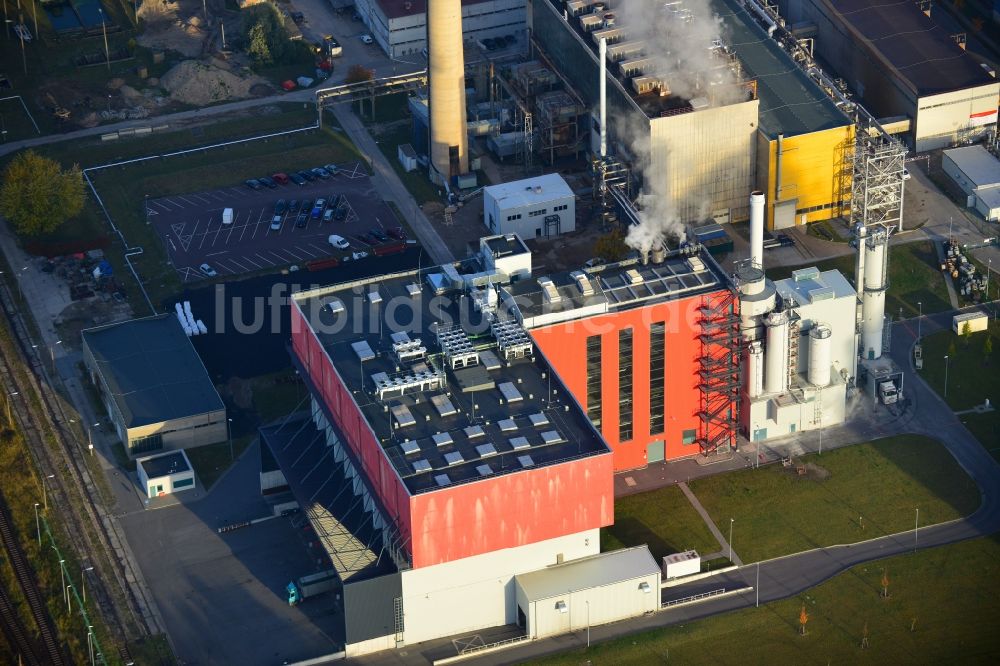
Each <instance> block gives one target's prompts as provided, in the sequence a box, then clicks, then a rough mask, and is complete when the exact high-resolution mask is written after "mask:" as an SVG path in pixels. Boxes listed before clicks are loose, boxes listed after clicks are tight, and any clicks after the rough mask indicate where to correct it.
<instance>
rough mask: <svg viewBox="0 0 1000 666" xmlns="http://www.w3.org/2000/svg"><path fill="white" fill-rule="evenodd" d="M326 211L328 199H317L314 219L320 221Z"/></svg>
mask: <svg viewBox="0 0 1000 666" xmlns="http://www.w3.org/2000/svg"><path fill="white" fill-rule="evenodd" d="M324 210H326V199H316V203H314V204H313V207H312V218H313V219H314V220H318V219H319V216H320V215H322V214H323V211H324Z"/></svg>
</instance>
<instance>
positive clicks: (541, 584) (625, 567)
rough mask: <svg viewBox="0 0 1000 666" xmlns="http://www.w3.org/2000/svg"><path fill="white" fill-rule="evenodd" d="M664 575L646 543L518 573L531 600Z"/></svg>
mask: <svg viewBox="0 0 1000 666" xmlns="http://www.w3.org/2000/svg"><path fill="white" fill-rule="evenodd" d="M651 575H656V576H659V575H660V567H659V566H657V564H656V560H654V559H653V555H652V554H651V553H650V552H649V548H647V547H646V546H637V547H635V548H625V549H623V550H615V551H612V552H610V553H601V554H600V555H592V556H591V557H584V558H581V559H579V560H573V561H571V562H566V563H564V564H557V565H555V566H551V567H547V568H545V569H539V570H538V571H532V572H530V573H526V574H521V575H519V576H516V579H517V584H518V585H520V586H521V589H522V590H524V594H525V596H526V597H527V598H528V601H539V600H541V599H551V598H552V597H555V596H559V595H563V594H570V593H572V592H576V591H579V590H588V589H591V588H594V587H603V586H605V585H613V584H615V583H621V582H623V581H627V580H634V579H636V578H644V577H646V576H651Z"/></svg>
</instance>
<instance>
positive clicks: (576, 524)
mask: <svg viewBox="0 0 1000 666" xmlns="http://www.w3.org/2000/svg"><path fill="white" fill-rule="evenodd" d="M291 310H292V344H291V347H292V357H293V361H294V363H295V365H296V366H297V367H298V369H299V371H300V373H301V375H302V376H303V379H304V380H305V381H306V384H307V386H308V387H309V390H310V393H311V396H312V404H311V410H310V414H309V415H308V416H306V415H303V416H301V417H300V418H299V419H298V420H296V421H294V422H291V423H284V424H282V425H281V426H278V427H272V428H267V429H264V430H262V433H261V434H262V439H263V441H264V443H265V444H266V446H267V449H268V451H269V452H270V453H271V454H273V456H274V458H275V460H276V462H277V464H278V466H279V467H280V469H281V473H282V474H283V476H284V480H287V483H288V485H289V487H290V488H291V489H292V491H293V493H294V494H295V496H296V499H297V500H298V501H299V504H300V506H301V507H302V509H303V511H304V513H305V514H306V516H307V517H308V518H309V520H310V522H311V524H312V526H313V527H314V529H315V530H316V532H317V536H318V537H319V540H320V541H321V542H322V543H323V545H324V547H325V548H326V550H327V552H328V553H329V555H330V559H331V561H332V562H333V565H334V568H335V569H336V570H337V573H338V576H339V578H340V579H341V580H342V582H343V604H344V613H343V616H344V621H345V638H344V642H345V644H346V645H347V646H348V653H349V654H363V653H365V652H369V651H374V650H380V649H386V648H389V647H393V646H398V645H401V644H410V643H414V642H419V641H422V640H427V639H430V638H436V637H440V636H446V635H453V634H460V633H462V632H466V631H476V630H480V629H482V628H485V627H491V626H497V625H504V624H520V625H521V626H524V627H526V630H528V631H531V632H532V633H535V634H537V633H538V632H539V631H543V629H539V627H543V626H547V627H549V629H545V630H544V631H554V630H557V629H558V627H560V626H563V625H561V624H560V623H559V621H558V617H555V618H549V619H546V618H545V617H543V615H544V614H545V613H548V612H552V609H551V608H549V609H548V610H545V611H544V612H543V610H540V609H541V608H542V606H545V604H548V602H547V601H546V602H545V603H542V602H540V601H538V600H534V601H532V599H531V598H530V597H531V590H535V591H536V592H537V591H539V590H546V589H549V588H550V587H551V586H550V585H547V584H541V583H544V579H545V578H546V576H547V574H543V573H539V572H541V571H543V570H546V568H547V567H551V566H553V565H560V564H563V563H566V566H571V565H572V563H574V562H581V563H583V562H586V567H588V568H589V569H588V570H594V569H595V568H596V569H597V570H600V571H602V573H601V574H600V575H599V576H597V577H596V578H595V580H596V579H600V580H601V581H603V582H602V583H601V585H602V586H605V587H606V586H607V585H608V584H611V585H613V584H614V581H616V580H618V579H617V578H615V577H616V576H619V574H621V576H624V578H622V579H621V580H622V581H626V582H628V585H624V583H622V584H623V585H624V587H622V589H623V590H625V589H626V588H627V589H628V590H631V592H622V595H623V601H622V605H621V608H620V610H615V611H614V613H611V611H610V610H609V611H608V613H610V614H605V615H602V616H601V617H602V619H601V621H602V622H603V621H613V620H614V619H621V618H623V617H628V616H631V615H636V614H641V613H645V612H649V611H650V610H651V609H653V606H650V605H649V604H650V603H653V602H651V601H649V598H647V597H645V596H644V595H645V594H648V593H649V592H650V590H651V589H654V588H655V589H658V585H653V584H652V583H651V584H646V583H643V584H642V585H640V586H639V588H638V589H639V590H641V591H642V593H643V594H641V595H640V596H639V597H636V596H634V594H635V590H636V587H635V580H636V579H635V577H634V576H631V574H634V573H635V571H627V572H626V571H617V570H616V569H615V567H616V566H618V565H614V564H612V563H611V562H610V560H609V561H608V563H607V564H606V565H604V564H602V562H603V560H602V559H601V558H604V557H605V554H601V553H600V532H599V530H600V528H601V527H605V526H608V525H610V524H612V523H613V520H614V492H613V474H614V472H615V471H616V470H624V469H632V468H636V467H641V466H644V465H646V464H648V463H649V462H652V461H655V460H662V459H664V458H666V459H674V458H680V457H686V456H693V455H697V454H705V453H710V452H712V451H716V450H719V449H721V448H726V447H730V446H732V445H734V444H735V432H736V423H737V418H736V417H737V415H736V411H737V402H738V397H737V396H738V392H739V378H740V373H739V355H738V352H737V344H736V343H737V336H738V335H739V325H738V323H739V317H738V312H737V311H736V302H735V300H734V298H733V291H732V289H731V284H730V282H729V281H728V279H727V278H726V276H725V275H724V274H723V273H722V271H721V270H720V269H719V267H718V266H717V265H716V264H715V263H714V261H713V260H712V259H711V258H710V257H708V255H707V254H705V253H702V252H700V251H699V250H697V249H692V250H689V251H686V252H674V253H670V254H669V255H668V254H666V253H663V252H660V253H654V256H653V257H652V258H651V260H650V261H648V262H642V261H635V260H632V261H627V262H623V263H619V264H613V265H608V266H601V267H595V268H593V269H588V270H587V271H576V272H573V273H568V274H558V275H555V274H554V275H551V276H532V275H531V255H530V252H529V251H528V249H527V248H526V247H525V246H524V244H523V242H522V241H521V240H520V239H519V238H517V237H516V236H495V237H490V238H485V239H482V241H481V243H480V255H479V257H478V258H473V259H470V260H467V261H465V262H461V263H458V264H454V265H446V266H441V267H436V268H432V269H424V270H417V271H409V272H404V273H399V274H394V275H387V276H380V277H379V278H377V279H368V280H362V281H358V282H354V283H350V284H345V285H336V286H332V287H325V288H320V289H314V290H311V291H306V292H301V293H299V294H296V295H295V296H294V297H293V299H292V308H291ZM608 557H610V554H608ZM615 557H618V556H615ZM621 557H622V558H626V559H627V558H638V559H637V560H636V561H637V562H640V564H641V566H640V568H644V569H648V568H649V567H648V566H646V565H647V564H648V562H647V560H648V561H649V562H652V559H651V558H650V557H649V556H648V551H646V554H645V555H643V554H641V553H638V554H636V553H632V554H631V555H628V556H626V555H624V554H623V555H621ZM595 558H596V559H595ZM581 566H584V565H583V564H581ZM651 566H652V570H653V571H657V567H656V565H655V563H652V565H651ZM529 573H530V574H531V577H530V578H525V579H523V580H522V578H523V577H524V576H526V575H527V574H529ZM647 573H648V572H647ZM626 574H629V576H626ZM552 575H553V576H556V574H555V573H553V574H552ZM561 575H565V572H564V573H563V574H561ZM609 576H610V578H609ZM609 581H610V582H609ZM652 582H653V583H655V582H656V581H655V580H654V581H652ZM522 583H523V585H522ZM595 584H596V583H595ZM630 586H631V587H630ZM522 588H523V589H522ZM515 589H516V590H517V594H516V595H515V593H514V592H515ZM595 589H596V588H595ZM608 589H610V588H608ZM538 593H539V594H541V592H538ZM657 598H658V597H657ZM560 603H562V604H563V606H562V607H563V610H562V611H558V610H557V611H556V612H566V611H565V607H566V604H565V603H563V602H557V603H556V608H557V609H558V608H559V604H560ZM526 604H528V605H531V604H534V605H532V610H531V611H530V612H529V609H528V608H527V607H526ZM538 604H541V606H538ZM654 606H655V607H657V608H658V603H656V604H654ZM546 608H547V607H546ZM609 608H610V607H609ZM615 608H618V607H617V606H615ZM540 613H541V614H542V615H539V614H540ZM567 621H568V622H569V623H570V624H569V625H566V626H573V623H574V622H579V621H580V620H579V618H577V619H575V620H574V619H572V618H569V619H568V620H567ZM529 625H531V626H533V627H534V628H532V629H528V626H529ZM553 628H554V629H553Z"/></svg>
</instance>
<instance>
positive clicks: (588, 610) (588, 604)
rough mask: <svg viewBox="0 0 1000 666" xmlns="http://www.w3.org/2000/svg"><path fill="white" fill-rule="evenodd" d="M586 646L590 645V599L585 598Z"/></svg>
mask: <svg viewBox="0 0 1000 666" xmlns="http://www.w3.org/2000/svg"><path fill="white" fill-rule="evenodd" d="M586 602H587V647H588V648H589V647H590V600H589V599H587V600H586Z"/></svg>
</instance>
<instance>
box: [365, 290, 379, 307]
mask: <svg viewBox="0 0 1000 666" xmlns="http://www.w3.org/2000/svg"><path fill="white" fill-rule="evenodd" d="M368 301H369V302H371V303H374V304H375V305H378V304H379V303H381V302H382V294H380V293H378V287H372V290H371V291H369V292H368Z"/></svg>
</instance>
